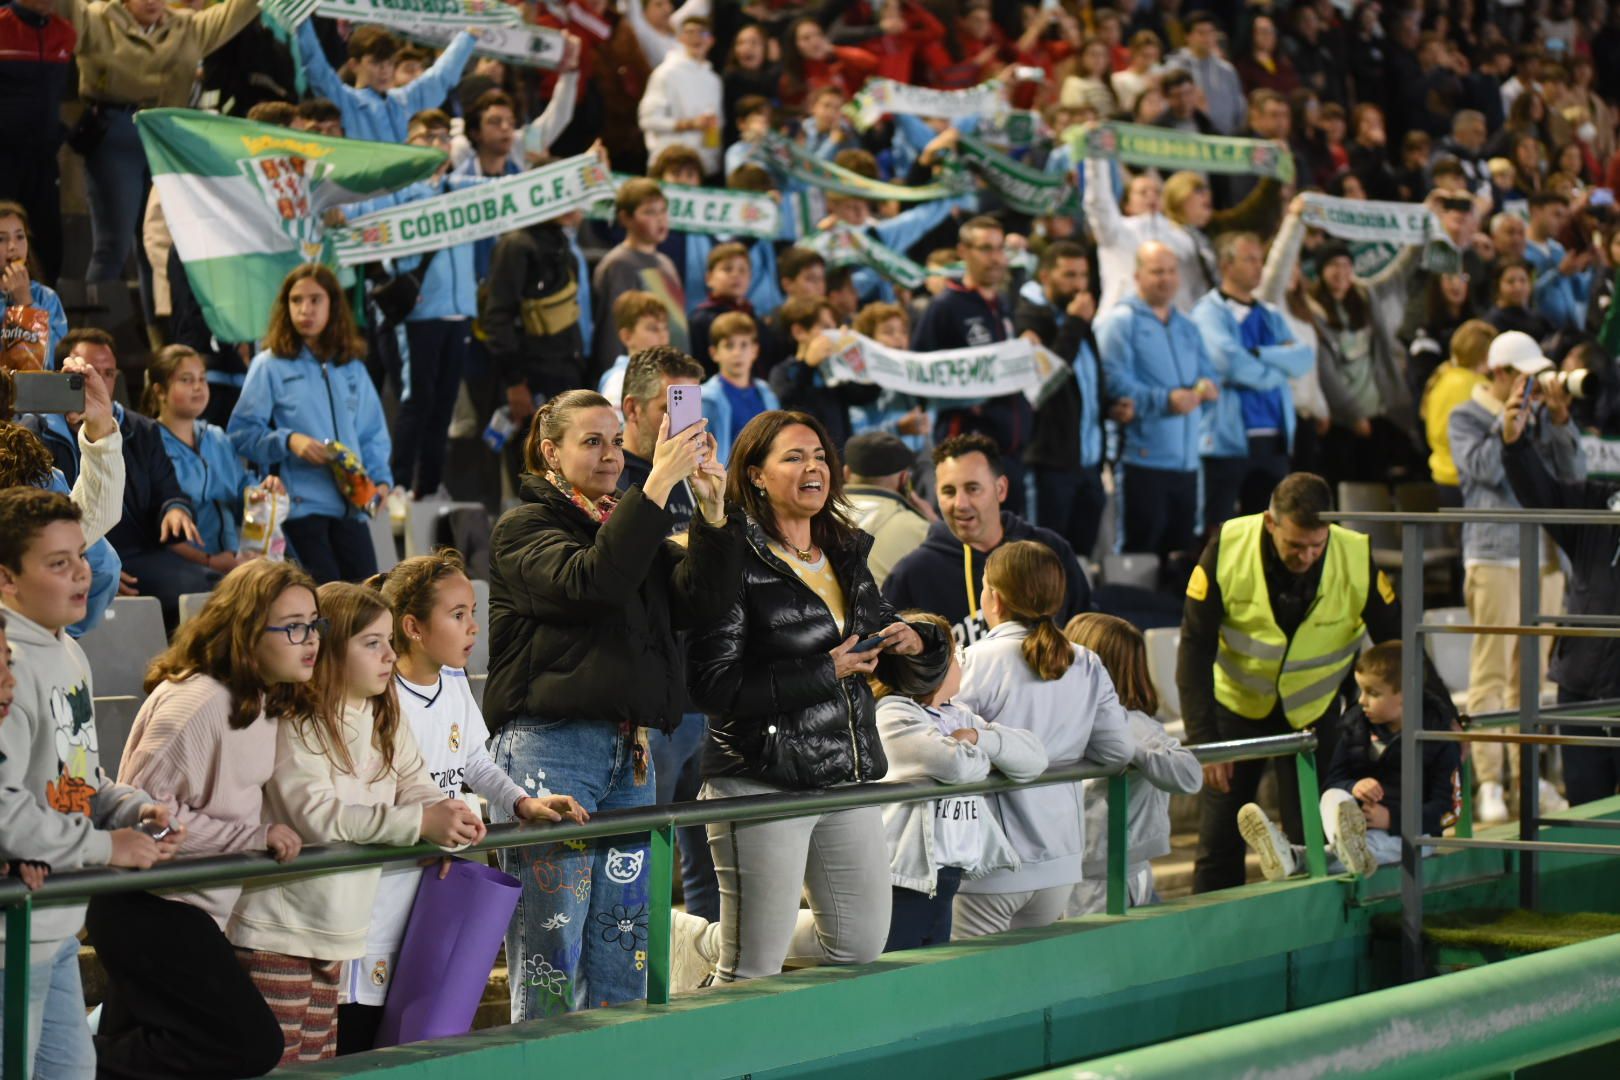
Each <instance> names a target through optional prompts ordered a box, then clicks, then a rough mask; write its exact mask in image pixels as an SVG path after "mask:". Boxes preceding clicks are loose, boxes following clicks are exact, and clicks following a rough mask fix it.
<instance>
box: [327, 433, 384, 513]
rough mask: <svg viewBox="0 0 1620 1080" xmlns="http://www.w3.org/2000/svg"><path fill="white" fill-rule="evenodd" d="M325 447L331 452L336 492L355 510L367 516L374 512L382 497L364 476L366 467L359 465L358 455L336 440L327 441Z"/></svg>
mask: <svg viewBox="0 0 1620 1080" xmlns="http://www.w3.org/2000/svg"><path fill="white" fill-rule="evenodd" d="M326 445H327V447H328V448H329V449H330V450H331V451H332V461H331V467H332V478H333V479H334V480H336V481H337V486H338V491H339V492H341V493H342V495H343V497H344V498H345V499H347V500H349V505H350V506H352V507H354V508H355V509H356V510H364V511H365V512H366V513H368V514H369V513H371V512H373V511H374V510H376V509H377V505H378V504H379V503H381V502H382V495H381V493H380V492H378V491H377V485H376V484H374V483H372V482H371V477H370V476H368V475H367V474H366V467H365V466H364V465H362V464H361V463H360V455H358V454H356V453H355V452H354V451H353V450H350V449H349V448H348V447H347V446H344V445H343V444H342V443H340V442H338V441H337V440H336V439H328V440H327V442H326Z"/></svg>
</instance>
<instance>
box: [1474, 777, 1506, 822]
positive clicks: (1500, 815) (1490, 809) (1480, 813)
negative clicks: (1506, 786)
mask: <svg viewBox="0 0 1620 1080" xmlns="http://www.w3.org/2000/svg"><path fill="white" fill-rule="evenodd" d="M1507 819H1508V808H1507V803H1506V802H1504V801H1503V799H1502V785H1501V784H1492V783H1484V784H1481V785H1479V791H1478V792H1477V793H1476V794H1475V795H1474V821H1475V822H1477V823H1478V824H1480V825H1500V824H1501V823H1502V822H1504V821H1506V820H1507Z"/></svg>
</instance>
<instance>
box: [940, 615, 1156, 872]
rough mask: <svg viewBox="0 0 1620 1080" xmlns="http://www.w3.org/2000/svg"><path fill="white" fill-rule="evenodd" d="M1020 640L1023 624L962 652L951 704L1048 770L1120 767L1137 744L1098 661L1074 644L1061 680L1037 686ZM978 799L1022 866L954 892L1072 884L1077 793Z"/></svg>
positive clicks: (1081, 836) (1079, 827)
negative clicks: (1032, 745) (1011, 737)
mask: <svg viewBox="0 0 1620 1080" xmlns="http://www.w3.org/2000/svg"><path fill="white" fill-rule="evenodd" d="M1028 636H1029V630H1028V628H1027V627H1025V626H1024V625H1023V624H1022V623H1015V622H1005V623H1002V624H1001V625H999V626H997V627H996V628H995V629H993V630H991V631H990V632H989V633H988V634H986V635H985V636H984V637H982V638H980V639H979V640H978V641H976V642H975V643H974V644H972V645H970V646H969V647H968V650H967V652H966V653H965V654H964V655H963V658H962V690H961V692H960V693H958V694H957V695H956V698H955V702H956V704H957V705H959V706H961V707H963V708H965V709H970V710H972V711H973V712H976V713H978V714H979V715H980V716H981V717H983V718H984V719H985V720H988V721H990V722H991V723H992V724H1004V725H1006V726H1007V727H1018V728H1023V729H1025V730H1026V731H1030V732H1033V733H1034V734H1035V735H1037V736H1039V737H1040V740H1041V743H1042V744H1043V745H1044V746H1045V747H1046V757H1047V760H1048V761H1049V762H1050V767H1051V768H1054V769H1062V768H1068V767H1069V766H1072V765H1078V764H1079V763H1080V761H1081V759H1084V760H1086V761H1088V762H1091V763H1093V764H1097V765H1102V766H1105V767H1109V768H1116V769H1122V768H1124V767H1125V766H1126V765H1127V764H1129V763H1130V760H1131V756H1132V754H1133V753H1134V752H1135V749H1136V743H1135V740H1134V739H1132V738H1131V731H1130V727H1129V726H1128V725H1127V723H1126V720H1125V709H1124V708H1123V707H1122V706H1121V705H1120V703H1119V698H1118V697H1117V696H1116V695H1115V693H1114V681H1113V680H1112V679H1110V678H1109V677H1108V670H1107V669H1106V668H1104V667H1103V665H1102V661H1101V660H1099V659H1098V658H1097V654H1096V653H1094V652H1092V651H1091V650H1090V649H1085V648H1082V647H1081V646H1079V645H1073V646H1072V648H1073V649H1074V663H1073V664H1071V665H1070V667H1069V670H1068V671H1066V672H1064V673H1063V677H1062V678H1060V679H1052V680H1050V681H1048V680H1044V679H1041V678H1040V677H1039V676H1037V675H1036V674H1035V672H1033V671H1031V670H1030V667H1029V664H1028V663H1026V662H1025V661H1024V656H1023V651H1022V650H1023V647H1024V639H1025V638H1027V637H1028ZM985 799H986V800H987V801H988V802H989V803H990V812H991V814H992V815H994V816H995V818H996V820H997V821H999V822H1000V823H1001V828H1002V831H1003V832H1005V833H1006V834H1007V839H1008V840H1010V841H1012V845H1013V848H1014V849H1015V850H1016V851H1017V852H1018V858H1019V860H1020V862H1021V863H1022V867H1021V869H1018V870H1015V871H1009V870H1000V871H996V872H994V873H991V874H987V875H986V876H984V877H982V878H979V879H978V880H976V881H963V882H962V887H961V890H960V891H961V892H964V893H1011V892H1033V891H1035V890H1037V889H1049V888H1053V887H1056V886H1059V885H1074V884H1077V883H1078V882H1079V881H1080V880H1081V877H1082V872H1081V864H1082V860H1083V859H1084V857H1085V850H1086V830H1085V810H1084V807H1083V805H1082V802H1081V787H1080V785H1079V784H1048V785H1046V786H1045V787H1038V788H1029V789H1028V790H1025V791H1013V792H1007V793H1005V794H1000V795H987V796H985Z"/></svg>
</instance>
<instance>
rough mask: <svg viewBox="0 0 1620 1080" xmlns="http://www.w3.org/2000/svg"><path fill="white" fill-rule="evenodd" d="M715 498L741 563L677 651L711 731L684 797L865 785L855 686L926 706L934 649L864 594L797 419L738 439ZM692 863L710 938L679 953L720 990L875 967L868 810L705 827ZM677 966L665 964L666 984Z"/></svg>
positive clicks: (852, 537)
mask: <svg viewBox="0 0 1620 1080" xmlns="http://www.w3.org/2000/svg"><path fill="white" fill-rule="evenodd" d="M726 497H727V499H728V500H729V501H730V502H731V503H732V504H733V505H734V506H735V507H739V508H741V511H742V512H741V513H737V514H734V515H733V518H732V521H731V524H730V526H729V527H730V529H731V531H732V533H733V534H734V535H735V536H736V537H737V538H738V540H739V543H740V544H741V545H743V547H744V551H743V560H742V589H741V590H740V591H736V590H734V591H733V592H732V594H731V595H730V596H728V600H729V601H730V603H729V608H728V610H727V611H726V612H725V614H724V616H723V617H722V618H721V619H720V620H719V622H718V623H717V624H716V625H714V626H712V627H710V628H709V629H708V630H707V631H700V632H698V633H695V634H693V635H692V637H691V639H690V643H689V655H688V663H689V665H690V668H691V672H692V697H693V700H694V701H695V702H696V703H697V704H698V705H699V706H700V707H701V708H702V709H703V711H704V712H706V713H707V714H708V715H709V717H710V734H709V746H708V751H707V753H706V754H705V755H704V761H703V775H704V776H705V778H706V781H705V783H704V785H703V791H702V793H701V795H700V796H699V797H700V798H705V799H720V798H729V797H731V796H736V795H761V794H768V793H773V792H782V791H815V790H821V789H825V788H831V787H836V786H838V785H841V784H852V783H861V782H864V781H868V780H881V779H882V778H883V776H884V774H885V773H886V772H887V771H888V761H887V760H886V759H885V758H884V756H883V744H882V742H881V740H880V739H879V738H878V731H877V718H876V707H875V705H874V703H873V696H872V690H871V688H870V687H869V686H868V685H867V676H869V675H873V674H876V676H877V677H878V678H879V679H881V680H882V681H883V682H884V684H885V685H887V686H890V687H892V688H894V689H895V690H897V691H899V692H901V693H911V692H913V691H912V689H911V688H913V687H916V688H931V687H933V686H935V685H937V684H938V682H939V679H940V677H941V676H942V675H943V674H944V671H945V667H946V665H947V664H948V663H949V662H950V656H951V640H950V635H948V634H945V633H943V632H941V631H940V630H939V628H938V627H937V626H934V625H932V624H930V623H922V622H919V623H916V624H911V623H906V622H903V621H901V620H900V618H899V617H898V616H897V615H896V614H895V611H894V609H893V607H891V606H890V605H889V603H888V602H887V601H885V600H884V599H883V596H882V594H881V593H880V592H879V591H878V587H877V583H876V582H875V581H873V580H872V574H871V571H870V570H868V568H867V561H866V559H867V554H868V553H869V552H870V551H871V548H872V538H871V537H870V536H868V535H867V534H866V533H864V532H861V531H860V530H859V529H856V528H854V527H853V526H851V525H850V524H849V521H848V519H847V517H846V513H847V508H846V504H845V503H844V496H843V469H842V468H841V467H840V466H839V463H838V453H837V451H836V450H835V449H834V448H833V445H832V440H831V439H830V438H829V437H828V434H827V430H826V429H825V428H824V427H822V425H821V423H820V421H818V420H816V419H815V418H814V417H812V416H810V415H808V414H806V413H801V412H784V411H780V410H777V411H772V412H767V413H761V414H760V415H759V416H756V417H754V419H753V420H751V421H749V423H748V425H747V426H746V427H744V428H743V430H742V432H741V433H740V434H739V435H738V436H737V442H736V445H735V447H733V449H732V454H731V465H730V467H729V470H728V475H727V478H726ZM709 846H710V849H711V850H712V851H713V853H714V868H715V874H716V876H717V877H718V878H719V882H720V922H719V923H718V924H710V925H709V926H708V927H707V928H706V929H705V930H704V932H703V933H702V934H701V935H697V936H695V937H685V936H680V937H678V941H681V942H683V943H684V942H686V941H695V943H696V945H697V949H698V953H699V956H698V957H697V958H696V959H698V960H701V961H703V962H704V963H705V964H706V963H708V962H713V963H714V964H715V965H716V975H717V977H718V978H719V979H720V980H721V981H724V982H730V981H732V980H735V979H750V978H758V977H760V976H765V975H774V974H776V973H777V972H779V971H781V970H782V964H783V962H784V961H785V960H786V959H787V958H788V957H789V956H795V957H810V958H813V959H815V960H817V961H819V962H820V963H831V964H859V963H865V962H867V961H869V960H873V959H876V958H877V956H878V954H880V953H881V952H882V951H883V943H884V941H885V940H887V938H888V934H889V910H890V900H891V894H890V884H889V852H888V847H887V845H886V843H885V841H884V838H883V813H882V808H881V807H876V806H869V807H862V808H859V809H855V810H843V811H838V812H834V813H828V814H821V815H817V816H814V817H800V818H792V819H790V820H786V821H767V822H750V823H745V824H730V823H728V824H721V825H710V826H709ZM806 889H808V890H809V893H810V910H809V911H803V912H801V911H800V910H799V897H800V894H801V893H802V892H804V891H805V890H806ZM683 921H685V920H683ZM691 961H692V958H690V957H688V956H682V955H680V954H677V956H676V957H675V962H674V969H675V970H674V978H675V980H676V981H677V983H679V981H680V980H681V974H682V966H683V963H686V964H690V963H691Z"/></svg>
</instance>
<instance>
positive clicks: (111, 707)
mask: <svg viewBox="0 0 1620 1080" xmlns="http://www.w3.org/2000/svg"><path fill="white" fill-rule="evenodd" d="M145 701H146V698H145V696H143V695H139V694H119V695H117V696H114V697H98V698H96V699H95V701H94V705H95V710H96V754H97V755H98V756H99V757H100V758H101V767H102V768H103V769H105V770H106V771H107V775H108V776H110V777H112V778H113V779H114V780H116V779H118V765H119V762H120V761H121V760H122V759H123V757H124V744H125V743H126V742H128V741H129V732H130V729H131V728H133V727H134V726H135V716H136V714H138V713H139V712H140V711H141V705H142V704H144V703H145Z"/></svg>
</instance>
